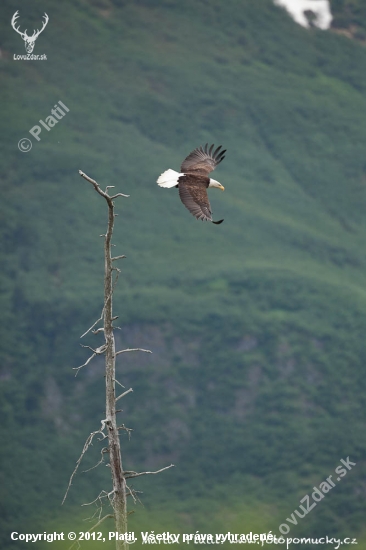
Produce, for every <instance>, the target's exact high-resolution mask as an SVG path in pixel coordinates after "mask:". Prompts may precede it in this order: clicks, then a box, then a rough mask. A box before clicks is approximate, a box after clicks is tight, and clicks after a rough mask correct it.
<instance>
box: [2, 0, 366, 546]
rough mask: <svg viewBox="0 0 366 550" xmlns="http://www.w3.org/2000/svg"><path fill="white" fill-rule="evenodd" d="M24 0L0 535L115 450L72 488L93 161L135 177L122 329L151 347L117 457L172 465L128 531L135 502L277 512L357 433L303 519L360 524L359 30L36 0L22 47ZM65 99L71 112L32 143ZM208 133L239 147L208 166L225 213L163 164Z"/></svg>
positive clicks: (234, 13) (124, 220)
mask: <svg viewBox="0 0 366 550" xmlns="http://www.w3.org/2000/svg"><path fill="white" fill-rule="evenodd" d="M17 9H20V8H19V6H18V5H16V3H15V2H13V1H12V0H6V1H4V2H3V3H2V5H1V8H0V10H1V22H0V25H1V29H0V30H1V32H0V36H1V37H2V38H1V44H0V47H1V58H0V71H1V75H0V79H1V90H0V93H1V103H0V105H1V107H0V109H1V119H2V132H1V140H2V142H1V149H0V159H1V180H0V181H1V201H0V208H1V265H2V266H3V269H2V294H1V311H2V316H1V317H2V342H3V346H2V352H1V370H0V380H1V386H0V391H1V401H0V404H1V418H2V421H1V428H0V431H1V440H2V445H1V459H2V470H1V474H0V475H1V478H0V482H1V486H2V497H1V515H0V518H1V520H0V521H1V530H2V533H3V535H2V537H3V538H2V542H1V547H2V548H16V547H17V546H16V543H10V542H9V531H10V530H13V529H16V530H18V531H20V530H23V531H25V529H26V526H28V529H29V528H30V526H32V527H33V529H34V532H36V530H41V531H42V530H44V529H46V528H47V527H46V525H48V523H47V522H48V521H49V520H50V518H51V517H55V515H56V517H59V518H60V524H61V521H65V520H64V516H65V515H66V517H68V516H69V515H71V513H72V512H73V511H74V506H76V505H80V504H81V503H82V502H85V501H87V500H89V501H90V500H93V499H94V498H95V497H96V496H97V494H98V493H99V491H100V490H101V489H102V488H108V475H109V472H108V471H107V470H106V468H104V469H103V467H102V468H100V469H99V470H98V469H97V470H95V471H92V472H90V473H88V474H82V475H81V474H80V476H78V477H77V478H76V480H75V482H74V485H73V487H72V490H71V493H70V497H69V500H68V501H67V503H66V505H64V508H63V509H61V508H60V501H61V500H62V497H63V493H64V490H65V488H66V485H67V482H68V476H69V474H70V473H71V471H72V469H73V467H74V464H75V461H76V460H77V458H78V456H79V452H80V451H81V449H82V446H83V443H84V440H85V438H86V437H87V435H88V434H89V433H90V432H91V431H92V430H94V429H97V427H98V426H99V422H100V419H101V418H103V365H102V362H101V361H99V362H98V361H97V362H96V363H95V364H94V365H93V366H90V367H87V368H85V369H84V370H83V371H81V372H80V373H79V375H78V377H77V378H76V379H75V378H74V377H73V375H74V371H72V368H73V367H75V366H77V365H79V364H82V363H83V362H84V361H85V360H86V358H87V356H86V351H85V350H84V349H81V348H79V343H80V340H79V336H80V335H81V334H82V333H83V332H84V331H85V330H86V328H88V327H89V326H90V325H91V323H92V322H93V321H94V320H95V319H96V318H97V317H98V315H99V314H100V310H101V308H102V295H103V251H102V240H101V239H100V238H99V235H100V234H102V233H103V231H104V229H105V226H106V212H105V205H104V204H103V201H102V200H101V199H100V197H98V196H97V195H96V193H94V191H93V190H92V188H91V187H90V186H89V185H88V184H87V183H86V182H85V181H84V180H82V179H81V178H80V176H79V175H78V170H79V169H82V170H83V171H85V172H86V173H87V174H88V175H90V176H91V177H93V178H95V179H96V180H97V181H98V182H99V183H100V184H101V185H102V186H105V185H115V186H116V191H118V192H122V193H126V194H129V195H130V198H128V199H120V202H119V203H118V213H119V217H118V218H117V220H116V231H115V238H114V243H115V244H116V253H118V254H126V256H127V259H125V260H123V263H122V274H121V277H120V281H119V283H118V288H117V290H116V294H115V312H116V314H118V315H119V325H120V327H121V330H120V331H119V332H118V343H119V345H120V346H123V347H135V346H138V347H142V348H149V349H151V350H152V351H153V354H152V355H151V356H150V355H149V356H147V355H146V356H145V355H144V356H140V355H138V356H137V355H134V356H131V355H129V356H128V357H125V356H123V359H122V358H121V359H120V367H119V369H120V373H119V376H120V378H119V379H120V381H121V382H122V383H123V384H124V385H125V386H126V388H129V387H130V386H131V387H133V389H134V393H133V394H131V395H129V396H128V397H127V398H126V400H125V402H124V404H123V413H122V417H123V418H121V420H122V421H123V422H124V423H125V424H126V425H127V426H129V427H131V428H133V429H134V432H133V436H132V438H131V441H128V440H127V438H125V439H124V440H123V447H124V454H125V466H126V467H127V468H128V469H129V468H133V469H138V468H146V469H149V470H150V469H153V468H160V467H163V466H165V465H166V464H168V463H170V462H171V461H172V462H174V464H175V465H176V467H175V468H174V469H172V470H171V471H169V472H166V473H164V474H162V475H161V476H160V477H159V478H157V477H154V478H153V479H151V480H148V481H144V482H141V487H142V488H143V490H144V491H145V490H146V495H144V497H143V501H144V503H145V505H146V509H145V511H144V512H142V511H141V509H140V508H137V509H136V514H135V516H136V517H135V518H134V519H133V523H132V525H133V527H134V528H135V529H136V531H139V530H140V527H141V524H140V523H139V518H143V520H142V519H141V521H144V522H146V525H148V526H150V528H151V529H155V530H156V531H157V530H158V527H157V526H160V527H159V528H160V529H161V530H168V529H170V530H172V529H176V530H179V529H183V528H185V529H186V532H190V531H192V532H194V531H195V530H196V529H201V530H203V529H206V531H207V532H210V530H211V531H214V530H215V529H216V528H220V529H221V532H222V530H223V529H227V530H229V529H232V530H234V529H236V530H240V531H238V532H249V531H253V532H255V531H257V532H260V531H261V530H264V529H267V530H269V529H272V530H274V531H275V530H276V531H277V530H278V525H279V524H280V523H282V522H283V521H285V519H286V517H288V515H289V514H291V512H293V510H294V509H295V508H297V507H298V505H299V500H300V499H301V498H302V497H303V496H304V495H306V494H307V493H309V492H310V491H311V490H312V487H313V486H314V485H319V484H320V483H321V482H322V481H323V480H324V479H325V478H326V477H327V476H328V475H329V474H330V473H332V472H333V471H334V469H335V467H336V466H337V465H338V464H339V460H340V459H341V458H344V459H346V458H347V456H350V457H351V459H352V460H353V461H354V462H356V463H357V466H355V467H354V469H353V470H352V471H351V472H349V473H348V474H347V477H346V478H345V479H344V480H342V481H341V482H340V483H339V485H337V487H335V488H334V490H333V491H332V492H331V494H330V495H328V496H327V498H325V499H324V500H323V501H322V502H321V503H319V506H317V508H316V511H314V512H312V513H311V514H309V515H308V516H307V517H306V518H305V519H303V520H302V521H299V526H298V527H296V528H295V527H294V528H293V533H296V534H301V535H308V536H322V535H326V534H328V535H336V534H340V535H342V536H359V537H360V540H361V541H362V536H363V534H362V529H363V527H364V519H363V518H364V515H365V484H364V476H365V466H364V456H365V449H366V443H365V421H366V413H365V389H366V388H365V386H366V381H365V358H366V343H365V337H364V335H365V332H366V247H365V241H366V238H365V237H366V222H365V211H366V164H365V144H366V99H365V91H366V50H365V48H364V47H363V45H362V44H360V43H358V42H355V41H352V40H349V39H348V38H347V37H344V36H340V35H338V34H336V33H332V32H331V31H329V32H321V31H317V30H313V29H312V30H310V31H308V30H305V29H303V28H301V27H300V26H298V25H296V24H295V23H294V22H293V21H292V20H291V18H290V17H289V16H288V14H287V13H286V12H285V11H284V10H282V9H279V8H277V7H275V6H274V5H273V4H272V2H271V1H270V0H262V1H261V2H260V3H259V2H258V1H256V0H245V1H242V0H231V1H230V2H225V3H223V2H220V1H219V0H212V1H210V2H203V1H202V2H197V1H193V0H185V2H174V1H171V0H159V1H155V2H149V1H147V0H146V1H140V0H139V1H135V2H133V3H130V2H124V1H119V0H115V1H109V0H98V1H86V0H77V1H76V2H63V3H59V2H56V1H54V0H49V1H48V2H47V3H46V2H42V1H40V0H38V1H35V2H33V3H32V5H31V6H30V5H24V6H23V7H22V10H21V16H22V17H23V18H24V20H26V21H27V25H29V28H30V27H32V28H33V26H36V25H37V24H38V25H39V19H40V17H41V15H42V14H43V12H44V11H47V13H48V15H49V17H50V22H49V24H48V27H47V28H46V29H45V31H44V32H43V33H42V35H40V37H39V38H38V40H37V42H36V47H35V53H46V54H47V61H44V62H41V61H38V62H36V61H34V62H30V61H28V62H26V61H24V62H21V61H15V60H14V59H13V53H17V54H18V53H24V44H23V42H22V40H21V38H20V37H19V36H18V35H17V34H16V33H15V32H14V31H13V30H12V29H11V26H10V19H11V17H12V15H13V13H14V12H15V11H16V10H17ZM364 23H365V22H364ZM59 100H61V101H62V102H63V103H64V104H65V105H66V106H67V107H68V108H69V112H68V113H67V114H66V116H65V117H64V118H63V119H62V120H60V121H59V123H58V124H57V125H56V126H55V127H54V128H52V130H51V131H50V132H47V131H46V130H43V131H42V134H41V141H40V142H37V141H35V140H33V148H32V150H31V151H30V152H29V153H21V152H20V151H19V150H18V148H17V143H18V141H19V140H20V139H21V138H22V137H28V136H29V137H31V136H30V134H29V129H30V128H32V127H33V126H34V125H35V124H37V123H38V121H39V119H43V120H45V118H46V117H47V116H48V115H49V114H50V112H51V109H52V108H53V106H54V105H55V103H56V102H58V101H59ZM206 142H209V143H215V144H217V145H219V144H223V146H224V147H225V148H226V149H227V150H228V151H227V155H226V158H225V160H224V162H223V163H221V164H220V166H219V167H218V168H217V170H216V171H215V172H214V175H213V177H215V179H217V180H219V181H220V182H221V183H222V184H223V185H224V186H225V189H226V190H225V192H224V193H221V192H220V193H219V192H218V191H217V190H215V189H213V190H210V200H211V204H212V206H213V210H214V216H215V219H218V218H220V219H221V218H225V221H224V223H223V224H221V225H220V226H213V225H212V224H207V223H206V224H204V223H200V222H197V221H196V220H194V218H193V217H192V216H191V215H190V214H189V213H188V211H186V210H185V209H184V207H183V206H182V205H181V203H180V201H179V198H178V196H177V192H176V189H171V190H165V189H160V188H158V186H157V185H156V183H155V181H156V179H157V177H158V176H159V174H160V173H161V172H163V171H164V170H165V169H167V168H173V169H175V170H178V169H179V166H180V163H181V161H182V160H183V158H184V157H185V156H186V155H187V154H188V153H189V152H190V151H191V150H192V149H193V148H195V147H196V146H198V145H200V144H204V143H206ZM97 340H98V339H97V338H96V337H92V336H91V337H90V338H87V339H86V340H85V344H89V345H92V346H94V345H96V344H97V343H98V344H99V343H100V342H101V340H100V341H99V340H98V341H97ZM125 355H127V354H125ZM94 453H95V454H94V455H91V456H90V458H88V459H86V463H85V464H86V466H88V465H89V466H92V465H93V463H94V462H93V460H94V459H95V461H97V460H98V456H99V449H98V448H95V449H94ZM77 510H78V509H77ZM160 510H163V512H161V514H160V516H159V511H160ZM77 513H78V514H79V513H80V512H79V511H78V512H77ZM87 515H88V514H87V513H85V514H84V516H87ZM81 516H82V514H81V513H80V517H81ZM75 523H77V524H78V525H79V523H78V520H76V519H75ZM70 525H72V522H71V521H70ZM144 525H145V523H144ZM20 526H21V527H20ZM74 530H75V531H77V526H75V525H74ZM187 530H188V531H187ZM361 547H362V543H361V542H360V544H359V548H361ZM19 548H21V546H19ZM106 548H107V546H106Z"/></svg>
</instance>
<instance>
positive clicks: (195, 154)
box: [180, 143, 226, 176]
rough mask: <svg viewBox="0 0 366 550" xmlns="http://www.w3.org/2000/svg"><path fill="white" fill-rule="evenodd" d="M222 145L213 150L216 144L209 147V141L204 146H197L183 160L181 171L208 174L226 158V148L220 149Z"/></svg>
mask: <svg viewBox="0 0 366 550" xmlns="http://www.w3.org/2000/svg"><path fill="white" fill-rule="evenodd" d="M221 147H222V145H219V147H217V149H216V150H215V151H214V152H212V150H213V148H214V145H213V144H212V145H211V147H210V149H208V143H206V145H205V146H204V147H202V146H201V147H197V149H195V150H194V151H192V153H190V154H189V155H188V157H187V158H186V159H185V160H184V161H183V163H182V166H181V168H180V171H181V172H182V173H183V174H187V173H194V174H199V175H202V176H207V175H208V174H209V173H210V172H212V170H215V168H216V166H217V165H218V164H219V163H220V162H221V161H222V160H223V159H224V158H225V153H226V149H225V150H224V151H220V149H221Z"/></svg>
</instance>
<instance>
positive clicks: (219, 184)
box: [208, 178, 225, 191]
mask: <svg viewBox="0 0 366 550" xmlns="http://www.w3.org/2000/svg"><path fill="white" fill-rule="evenodd" d="M208 186H209V187H217V189H221V191H225V187H224V186H223V185H221V183H220V182H219V181H216V180H213V179H211V178H210V183H209V184H208Z"/></svg>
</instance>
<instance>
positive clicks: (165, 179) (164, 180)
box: [156, 168, 183, 187]
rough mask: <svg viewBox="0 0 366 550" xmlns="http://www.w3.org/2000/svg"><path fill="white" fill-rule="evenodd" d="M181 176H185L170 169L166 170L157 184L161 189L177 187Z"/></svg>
mask: <svg viewBox="0 0 366 550" xmlns="http://www.w3.org/2000/svg"><path fill="white" fill-rule="evenodd" d="M180 176H183V174H180V173H179V172H176V171H175V170H171V168H169V170H166V171H165V172H164V173H163V174H161V176H159V178H158V180H157V182H156V183H157V184H158V185H160V187H175V186H176V185H177V184H178V179H179V178H180Z"/></svg>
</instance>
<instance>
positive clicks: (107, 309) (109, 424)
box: [62, 170, 173, 550]
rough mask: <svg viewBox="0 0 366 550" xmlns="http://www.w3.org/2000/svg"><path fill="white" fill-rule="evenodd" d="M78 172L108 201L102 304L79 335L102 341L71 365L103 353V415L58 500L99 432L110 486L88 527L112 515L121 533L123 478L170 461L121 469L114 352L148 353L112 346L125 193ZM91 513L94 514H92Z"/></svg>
mask: <svg viewBox="0 0 366 550" xmlns="http://www.w3.org/2000/svg"><path fill="white" fill-rule="evenodd" d="M79 174H80V176H82V177H83V178H84V179H85V180H86V181H88V182H89V183H91V184H92V185H93V187H94V189H95V191H96V192H97V193H99V195H101V196H102V197H104V199H105V200H106V202H107V205H108V225H107V232H106V233H105V235H101V236H102V237H104V305H103V309H102V313H101V315H100V317H99V319H97V321H96V322H95V323H94V324H93V325H92V326H91V327H90V328H89V329H88V330H87V331H86V332H85V333H84V334H83V335H82V336H81V338H83V337H84V336H86V335H87V334H88V333H90V332H92V333H93V334H100V333H103V334H104V340H105V341H104V344H103V345H102V346H100V347H98V348H95V349H94V348H92V347H90V346H83V347H85V348H88V349H89V350H90V351H91V352H92V355H91V356H90V357H89V358H88V359H87V361H86V362H85V363H84V364H83V365H80V367H77V368H76V369H75V370H76V374H75V376H76V375H77V374H78V372H79V371H80V369H82V368H83V367H86V366H87V365H88V364H89V363H90V362H91V361H92V359H94V357H96V356H99V355H104V356H105V386H106V388H105V389H106V415H105V418H104V419H103V420H101V427H100V428H99V430H96V431H95V432H92V433H91V434H90V435H89V437H88V438H87V440H86V442H85V444H84V448H83V450H82V453H81V455H80V457H79V459H78V461H77V463H76V466H75V469H74V471H73V473H72V474H71V477H70V480H69V484H68V487H67V490H66V493H65V496H64V499H63V501H62V504H63V503H64V502H65V499H66V497H67V494H68V492H69V489H70V487H71V484H72V481H73V478H74V476H75V474H76V472H77V470H78V468H79V465H80V463H81V461H82V459H83V457H84V455H85V453H86V451H87V450H88V448H89V447H90V445H91V444H92V442H93V439H94V437H96V436H97V435H99V436H100V437H99V438H98V439H99V441H104V440H108V446H107V447H103V449H102V450H101V459H100V461H99V462H98V464H96V466H98V465H99V464H102V463H103V462H104V456H105V455H108V456H109V465H110V468H111V475H112V484H113V487H112V490H111V491H109V492H108V491H102V492H101V493H100V494H99V495H98V496H97V498H96V499H95V500H94V501H93V502H90V503H87V504H85V506H86V505H89V504H94V503H97V504H98V512H97V519H98V521H97V523H96V524H95V525H93V527H92V528H91V529H90V530H89V531H90V532H91V531H93V530H94V529H95V528H96V527H97V526H99V525H100V524H101V523H102V522H103V521H104V520H106V519H107V518H114V522H115V531H116V532H117V533H118V534H119V535H124V534H126V533H127V516H128V511H127V497H128V496H131V498H132V499H133V501H134V502H136V500H137V491H135V490H134V489H132V488H130V487H129V486H128V484H127V481H126V480H128V479H131V478H135V477H139V476H142V475H148V474H158V473H160V472H162V471H163V470H167V469H168V468H171V467H172V466H173V464H170V466H166V467H165V468H162V469H161V470H158V471H156V472H134V471H124V470H123V466H122V456H121V446H120V439H119V435H120V430H125V431H126V432H127V433H128V434H129V435H130V432H131V430H130V429H129V428H126V426H125V425H124V424H122V425H120V426H118V425H117V419H116V412H117V411H116V403H117V401H119V400H120V399H122V398H123V397H125V396H126V395H127V394H128V393H130V392H132V391H133V390H132V388H129V389H128V390H126V391H123V392H122V393H121V394H120V395H119V396H118V397H116V384H117V385H118V386H121V387H122V388H124V387H123V386H122V384H121V383H120V382H118V380H117V379H116V372H115V364H116V357H117V356H118V355H121V354H122V353H128V352H134V351H141V352H145V353H151V351H150V350H146V349H142V348H128V349H123V350H120V351H116V349H115V339H114V329H115V327H114V326H113V322H114V321H115V320H116V319H117V317H116V316H113V292H114V288H115V286H116V283H117V280H118V276H119V274H120V272H121V270H120V269H118V268H117V267H115V265H114V262H116V261H117V260H121V259H122V258H125V256H124V255H121V256H113V255H112V235H113V228H114V219H115V216H116V214H115V212H114V202H113V201H114V200H115V199H116V198H117V197H128V196H129V195H124V194H123V193H117V194H115V195H110V194H109V191H108V190H109V189H112V188H113V187H114V186H112V185H109V186H107V187H106V189H105V191H103V190H102V189H101V187H100V186H99V185H98V183H97V182H96V181H94V180H93V179H91V178H90V177H89V176H87V175H86V174H84V173H83V172H82V171H81V170H79ZM114 275H115V276H114ZM102 322H103V326H100V327H99V328H97V325H98V324H99V323H102ZM96 466H95V467H96ZM106 502H108V503H109V504H110V505H111V507H112V510H113V513H112V514H107V515H105V516H104V517H102V510H103V504H104V503H106ZM93 517H95V515H94V516H93ZM127 548H128V541H127V540H126V537H121V540H116V550H122V549H123V550H127Z"/></svg>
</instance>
